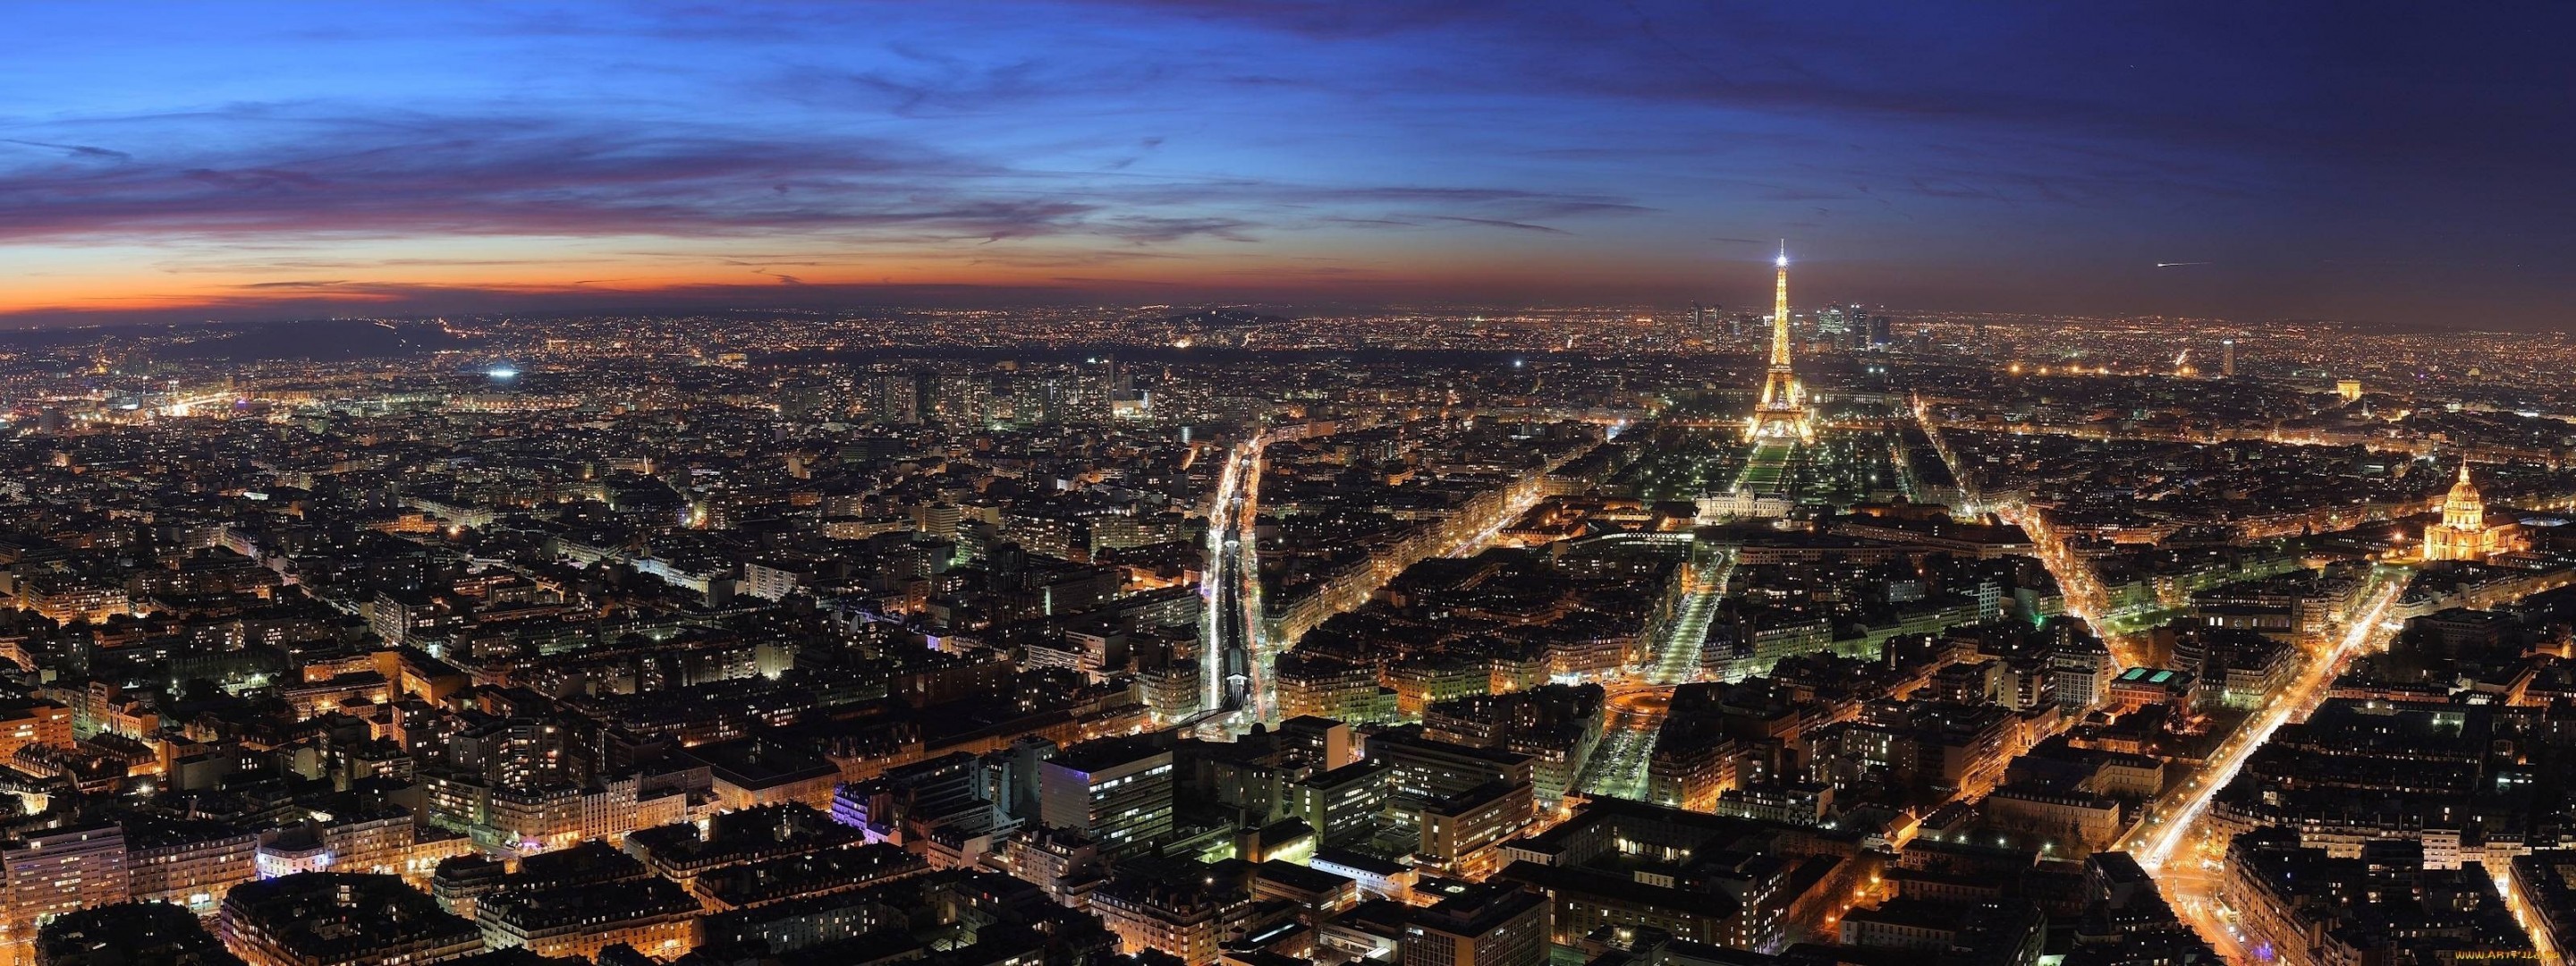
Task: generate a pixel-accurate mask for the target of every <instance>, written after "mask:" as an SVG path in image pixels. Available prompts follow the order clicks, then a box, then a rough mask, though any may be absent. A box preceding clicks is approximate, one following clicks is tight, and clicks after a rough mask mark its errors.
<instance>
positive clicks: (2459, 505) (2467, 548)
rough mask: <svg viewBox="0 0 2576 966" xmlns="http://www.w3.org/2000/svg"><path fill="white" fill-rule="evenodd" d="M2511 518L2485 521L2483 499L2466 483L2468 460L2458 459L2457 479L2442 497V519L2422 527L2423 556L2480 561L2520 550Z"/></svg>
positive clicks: (2485, 506)
mask: <svg viewBox="0 0 2576 966" xmlns="http://www.w3.org/2000/svg"><path fill="white" fill-rule="evenodd" d="M2516 529H2518V527H2516V525H2515V524H2514V523H2513V522H2512V521H2505V522H2502V523H2489V522H2488V521H2487V502H2486V498H2485V497H2483V496H2480V495H2479V494H2478V488H2477V485H2476V484H2473V483H2470V482H2469V463H2468V461H2467V460H2461V461H2460V481H2459V482H2457V483H2453V484H2451V494H2450V496H2448V497H2445V498H2443V500H2442V522H2441V523H2438V524H2435V525H2433V526H2429V527H2425V528H2424V559H2426V560H2466V561H2470V562H2473V563H2483V562H2485V561H2486V560H2487V558H2489V557H2493V556H2495V555H2496V554H2499V553H2504V552H2506V551H2509V550H2516V549H2520V548H2519V547H2517V546H2515V545H2514V544H2515V541H2514V540H2513V536H2514V531H2515V530H2516Z"/></svg>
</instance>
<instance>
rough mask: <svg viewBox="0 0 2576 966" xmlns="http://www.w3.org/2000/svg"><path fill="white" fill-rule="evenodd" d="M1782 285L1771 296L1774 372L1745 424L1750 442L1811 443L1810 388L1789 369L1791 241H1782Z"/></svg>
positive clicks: (1813, 436) (1813, 437)
mask: <svg viewBox="0 0 2576 966" xmlns="http://www.w3.org/2000/svg"><path fill="white" fill-rule="evenodd" d="M1772 264H1774V265H1777V266H1779V269H1780V277H1779V282H1778V283H1777V285H1776V286H1775V287H1774V289H1773V291H1772V296H1771V371H1770V373H1769V374H1767V375H1765V376H1763V377H1762V401H1761V402H1760V403H1757V404H1755V405H1754V407H1753V415H1752V416H1751V417H1748V418H1747V419H1745V421H1744V438H1745V439H1747V440H1766V439H1767V440H1781V441H1787V440H1795V441H1797V442H1801V443H1812V442H1815V440H1816V426H1815V423H1814V422H1813V421H1811V420H1810V419H1809V418H1808V413H1807V387H1806V386H1804V385H1801V384H1799V382H1798V374H1797V372H1796V371H1794V370H1792V369H1791V368H1790V366H1789V242H1788V240H1787V239H1782V240H1781V242H1780V258H1779V259H1778V260H1777V261H1775V262H1773V263H1772Z"/></svg>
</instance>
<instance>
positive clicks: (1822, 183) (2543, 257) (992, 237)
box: [0, 3, 2576, 329]
mask: <svg viewBox="0 0 2576 966" xmlns="http://www.w3.org/2000/svg"><path fill="white" fill-rule="evenodd" d="M2567 15H2568V14H2567V11H2566V10H2565V9H2564V8H2557V7H2547V6H2528V7H2518V8H2506V7H2498V8H2486V9H2483V10H2481V11H2478V12H2476V13H2475V14H2474V15H2459V14H2445V13H2435V12H2431V11H2418V10H2412V9H2408V8H2402V7H2396V6H2388V7H2374V8H2367V9H2361V10H2354V9H2351V8H2344V7H2338V8H2335V9H2334V10H2332V11H2328V10H2325V9H2324V8H2321V7H2307V8H2303V7H2298V6H2293V7H2287V8H2278V9H2273V10H2269V11H2260V12H2247V11H2239V10H2234V9H2232V8H2227V7H2223V6H2215V5H2212V6H2190V5H2166V6H2159V7H2156V8H2153V9H2151V10H2140V11H2113V10H2018V11H2015V10H1996V9H1988V10H1944V9H1936V8H1930V7H1919V8H1903V9H1885V8H1871V7H1866V6H1863V7H1850V8H1837V9H1821V10H1820V9H1807V10H1802V11H1796V12H1792V11H1784V10H1781V9H1777V8H1775V7H1773V6H1766V5H1752V4H1747V5H1724V6H1717V7H1700V6H1687V7H1685V6H1677V5H1676V6H1665V5H1659V4H1644V5H1635V6H1626V7H1622V8H1620V9H1617V10H1614V11H1606V12H1605V11H1601V10H1596V9H1594V8H1592V7H1589V6H1582V5H1553V6H1552V5H1532V6H1521V7H1511V8H1506V9H1499V10H1494V9H1489V8H1488V7H1486V6H1484V5H1468V4H1444V3H1427V4H1407V5H1399V6H1392V7H1388V8H1384V9H1377V10H1366V11H1350V10H1342V9H1338V8H1333V7H1315V6H1308V5H1297V4H1274V5H1257V4H1256V5H1198V4H1163V3H1093V4H1012V5H1006V6H992V7H981V8H969V9H959V8H953V7H943V8H931V7H918V6H908V5H842V6H830V7H824V6H801V5H791V6H785V7H774V8H773V7H731V8H726V9H723V10H710V9H703V8H686V9H683V8H664V7H651V6H629V5H619V4H583V5H572V6H566V7H559V8H548V9H532V8H507V7H499V8H495V7H486V8H450V7H368V8H347V9H332V8H318V7H303V6H294V5H275V6H272V5H255V4H254V5H239V4H236V5H186V6H180V5H173V6H166V7H154V8H146V9H145V10H144V11H142V12H141V14H140V15H138V16H135V17H131V18H128V20H127V21H126V22H121V23H118V24H117V25H116V30H115V33H114V36H113V38H112V39H104V38H103V35H102V34H101V33H100V32H101V31H102V30H104V29H105V26H104V25H103V24H101V23H99V22H97V19H96V17H95V15H94V14H89V13H86V12H83V11H79V10H72V9H34V8H30V9H19V10H13V11H11V12H10V13H9V14H8V15H7V16H8V18H9V20H10V22H11V23H12V24H13V25H15V26H17V27H19V28H20V29H18V30H15V31H13V32H15V33H17V34H19V35H20V36H22V37H29V38H34V41H35V42H34V43H31V44H27V45H25V46H26V48H27V49H26V50H25V51H24V52H23V54H22V56H17V57H13V58H12V60H11V62H10V63H9V64H6V65H0V263H6V264H8V265H9V266H10V278H9V284H8V285H7V286H6V287H5V289H0V326H12V327H15V326H28V325H45V326H55V325H66V324H84V323H93V322H116V321H134V320H142V321H186V320H197V319H206V318H220V319H230V320H256V319H272V318H291V317H312V316H332V315H361V316H363V315H390V316H402V315H431V314H442V313H543V312H565V311H585V310H600V309H608V308H621V309H625V308H662V309H691V308H718V307H721V308H754V309H757V308H769V307H799V308H836V307H847V306H853V305H884V304H898V305H900V304H940V305H977V304H981V305H1025V304H1138V303H1178V304H1195V303H1207V302H1226V303H1234V302H1261V303H1267V304H1276V305H1285V306H1316V305H1329V306H1375V305H1385V304H1476V305H1509V304H1515V303H1541V304H1570V303H1581V302H1593V303H1610V304H1666V305H1681V304H1688V303H1692V302H1709V303H1720V304H1725V305H1729V306H1741V305H1758V304H1760V302H1761V294H1762V293H1761V292H1760V291H1759V288H1758V275H1757V274H1755V273H1753V272H1748V271H1746V269H1747V268H1749V267H1751V266H1753V265H1755V264H1756V263H1758V262H1759V261H1762V260H1765V259H1767V257H1768V255H1769V248H1770V246H1771V245H1772V244H1773V242H1772V241H1771V239H1774V238H1776V237H1778V236H1779V235H1782V234H1788V235H1790V236H1792V237H1793V238H1795V239H1796V240H1797V241H1798V243H1799V247H1800V248H1801V249H1802V250H1803V251H1806V252H1808V253H1809V254H1808V255H1807V257H1806V258H1805V259H1804V260H1803V261H1802V268H1801V277H1802V290H1803V291H1813V292H1820V293H1825V295H1826V296H1828V297H1830V298H1833V299H1837V300H1842V299H1849V300H1865V301H1867V302H1870V303H1872V304H1887V305H1896V306H1901V307H1904V308H1907V309H1920V310H1963V311H1966V310H1992V311H2028V312H2040V313H2067V314H2078V315H2088V316H2121V315H2144V314H2166V315H2189V316H2199V317H2219V318H2227V319H2232V320H2235V321H2239V322H2245V323H2254V322H2259V321H2262V320H2266V319H2283V318H2329V319H2340V320H2345V321H2351V322H2355V323H2361V324H2366V325H2374V326H2386V327H2396V328H2409V329H2427V328H2431V329H2444V328H2449V329H2466V328H2522V329H2553V328H2563V327H2565V324H2566V322H2567V321H2568V319H2567V318H2566V316H2565V315H2564V314H2563V313H2564V309H2563V305H2562V303H2561V300H2560V296H2561V295H2563V293H2564V292H2565V291H2567V290H2568V288H2569V282H2570V281H2571V279H2570V277H2569V274H2568V273H2569V271H2570V269H2569V267H2568V266H2570V265H2576V252H2571V251H2570V249H2569V246H2570V239H2569V238H2568V237H2567V236H2566V233H2565V232H2563V231H2562V230H2559V228H2558V226H2559V225H2560V224H2563V220H2564V217H2565V216H2566V214H2567V213H2568V212H2567V211H2566V201H2565V193H2564V192H2562V191H2557V190H2555V189H2554V187H2553V186H2554V184H2555V182H2556V174H2555V165H2556V163H2557V159H2558V158H2560V157H2562V156H2563V153H2564V149H2565V148H2566V147H2567V146H2568V145H2569V141H2570V135H2571V132H2570V130H2569V125H2568V124H2567V122H2566V121H2565V120H2564V112H2563V106H2564V100H2565V97H2566V94H2565V92H2566V91H2567V90H2569V89H2571V85H2570V84H2568V83H2566V82H2565V81H2566V71H2567V68H2566V66H2565V65H2564V64H2563V61H2562V60H2561V59H2560V58H2556V57H2554V56H2551V55H2550V54H2549V52H2548V50H2547V46H2546V45H2547V40H2546V38H2547V37H2550V36H2554V35H2555V34H2556V31H2554V30H2553V29H2552V25H2553V24H2557V23H2560V22H2561V21H2563V20H2564V19H2565V18H2566V16H2567ZM72 79H78V80H77V82H72Z"/></svg>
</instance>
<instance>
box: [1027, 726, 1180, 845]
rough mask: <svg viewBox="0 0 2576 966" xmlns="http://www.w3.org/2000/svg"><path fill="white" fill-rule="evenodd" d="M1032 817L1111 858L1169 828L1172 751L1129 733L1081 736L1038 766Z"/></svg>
mask: <svg viewBox="0 0 2576 966" xmlns="http://www.w3.org/2000/svg"><path fill="white" fill-rule="evenodd" d="M1038 820H1039V822H1040V823H1042V824H1044V825H1045V826H1046V827H1048V828H1060V829H1072V830H1073V831H1076V832H1080V833H1082V834H1084V835H1087V836H1090V837H1091V840H1092V841H1094V842H1098V843H1100V852H1101V854H1102V855H1105V856H1109V857H1111V858H1113V859H1115V858H1123V857H1126V856H1129V855H1134V854H1137V853H1138V852H1141V851H1144V850H1146V849H1149V848H1152V847H1153V845H1154V843H1155V842H1157V841H1159V840H1160V839H1162V838H1163V837H1164V836H1166V835H1169V834H1171V831H1172V751H1171V749H1169V748H1157V747H1155V746H1153V745H1152V744H1151V743H1149V742H1146V741H1143V740H1140V739H1134V738H1108V739H1103V740H1100V741H1087V742H1084V743H1082V744H1078V745H1074V746H1072V747H1070V748H1066V749H1064V750H1063V751H1062V752H1059V753H1057V755H1056V756H1055V757H1054V758H1052V759H1049V760H1048V761H1047V762H1046V763H1045V764H1044V765H1041V766H1039V771H1038Z"/></svg>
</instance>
